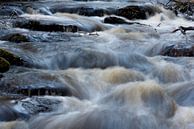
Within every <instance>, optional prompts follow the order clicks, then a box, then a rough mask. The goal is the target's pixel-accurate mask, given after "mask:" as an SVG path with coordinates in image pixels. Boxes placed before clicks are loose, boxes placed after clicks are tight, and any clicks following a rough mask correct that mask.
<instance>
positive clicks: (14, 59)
mask: <svg viewBox="0 0 194 129" xmlns="http://www.w3.org/2000/svg"><path fill="white" fill-rule="evenodd" d="M0 57H2V58H4V59H5V60H7V61H8V62H9V63H10V65H18V66H21V65H24V64H25V61H24V60H22V59H21V58H20V57H18V56H16V55H14V54H12V53H10V52H9V51H7V50H5V49H2V48H0Z"/></svg>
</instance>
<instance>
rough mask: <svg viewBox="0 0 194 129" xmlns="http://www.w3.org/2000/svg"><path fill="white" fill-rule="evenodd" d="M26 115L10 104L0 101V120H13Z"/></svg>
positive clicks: (24, 117)
mask: <svg viewBox="0 0 194 129" xmlns="http://www.w3.org/2000/svg"><path fill="white" fill-rule="evenodd" d="M26 118H27V116H26V115H24V114H22V113H19V112H17V111H16V110H14V109H13V108H12V107H11V106H10V105H8V104H5V103H1V105H0V121H13V120H18V119H26Z"/></svg>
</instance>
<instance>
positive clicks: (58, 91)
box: [15, 83, 72, 97]
mask: <svg viewBox="0 0 194 129" xmlns="http://www.w3.org/2000/svg"><path fill="white" fill-rule="evenodd" d="M52 85H55V86H54V87H52V86H50V84H47V83H38V84H34V85H27V86H18V87H16V89H15V91H16V92H17V94H22V95H24V96H29V97H31V96H44V95H53V96H55V95H57V96H72V91H71V89H70V88H68V87H65V86H63V85H62V84H58V83H55V84H52Z"/></svg>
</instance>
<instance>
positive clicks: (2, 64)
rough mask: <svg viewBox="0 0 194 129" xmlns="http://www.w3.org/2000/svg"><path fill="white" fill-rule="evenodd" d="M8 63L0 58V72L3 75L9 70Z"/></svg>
mask: <svg viewBox="0 0 194 129" xmlns="http://www.w3.org/2000/svg"><path fill="white" fill-rule="evenodd" d="M9 67H10V63H9V62H8V61H7V60H5V59H4V58H2V57H0V72H1V73H4V72H7V71H8V70H9Z"/></svg>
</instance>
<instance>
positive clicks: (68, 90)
mask: <svg viewBox="0 0 194 129" xmlns="http://www.w3.org/2000/svg"><path fill="white" fill-rule="evenodd" d="M1 93H3V95H9V96H16V97H17V96H18V97H19V96H20V97H31V96H45V95H51V96H77V97H78V94H77V91H75V89H73V88H72V87H70V86H69V84H64V83H63V82H60V80H59V79H58V78H57V75H55V76H54V75H51V74H49V73H42V72H35V71H34V72H33V71H28V70H27V71H25V70H24V71H20V72H19V73H18V71H17V67H16V68H13V69H10V71H8V72H7V73H6V74H4V77H3V78H2V79H1V82H0V94H1Z"/></svg>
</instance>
